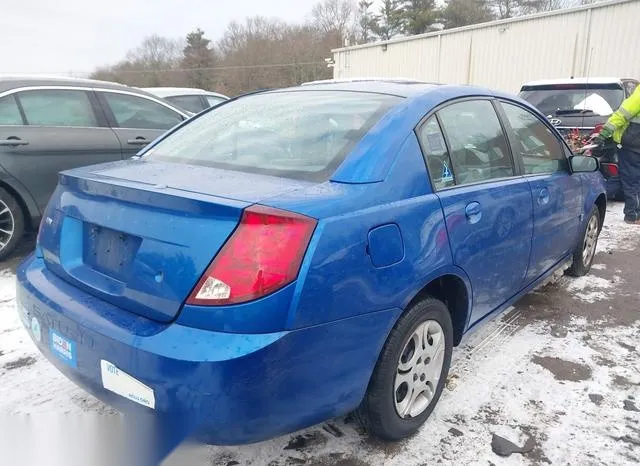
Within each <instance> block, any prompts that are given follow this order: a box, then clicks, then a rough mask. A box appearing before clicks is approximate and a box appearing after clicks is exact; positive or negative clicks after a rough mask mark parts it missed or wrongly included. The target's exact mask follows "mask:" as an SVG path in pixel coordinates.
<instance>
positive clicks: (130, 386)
mask: <svg viewBox="0 0 640 466" xmlns="http://www.w3.org/2000/svg"><path fill="white" fill-rule="evenodd" d="M100 372H101V373H102V386H103V387H104V388H106V389H107V390H109V391H112V392H113V393H117V394H118V395H120V396H123V397H125V398H127V399H129V400H131V401H134V402H136V403H138V404H141V405H142V406H146V407H147V408H151V409H155V407H156V398H155V395H154V394H153V389H151V388H149V387H147V386H146V385H145V384H143V383H142V382H140V381H139V380H137V379H135V378H133V377H131V376H130V375H129V374H127V373H126V372H123V371H121V370H120V369H118V368H117V367H116V366H114V365H113V364H111V363H110V362H109V361H105V360H104V359H103V360H101V361H100Z"/></svg>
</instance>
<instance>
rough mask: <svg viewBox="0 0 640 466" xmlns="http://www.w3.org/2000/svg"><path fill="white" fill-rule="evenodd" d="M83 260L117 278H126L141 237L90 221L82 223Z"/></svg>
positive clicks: (93, 267)
mask: <svg viewBox="0 0 640 466" xmlns="http://www.w3.org/2000/svg"><path fill="white" fill-rule="evenodd" d="M83 236H84V238H83V239H84V241H83V243H84V248H83V249H84V251H83V256H84V257H83V262H84V263H85V264H86V265H88V266H89V267H91V268H92V269H94V270H96V271H97V272H100V273H102V274H105V275H108V276H110V277H113V278H116V279H118V280H126V279H127V278H128V277H129V274H130V272H131V269H132V264H133V262H134V260H135V257H136V253H137V252H138V248H139V247H140V243H141V241H142V240H141V238H139V237H137V236H133V235H129V234H127V233H123V232H121V231H116V230H112V229H110V228H105V227H102V226H100V225H94V224H90V223H85V224H84V232H83Z"/></svg>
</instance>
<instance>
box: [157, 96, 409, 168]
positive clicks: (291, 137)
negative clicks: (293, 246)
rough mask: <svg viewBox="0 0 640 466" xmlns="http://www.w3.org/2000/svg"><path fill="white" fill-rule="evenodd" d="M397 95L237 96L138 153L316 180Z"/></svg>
mask: <svg viewBox="0 0 640 466" xmlns="http://www.w3.org/2000/svg"><path fill="white" fill-rule="evenodd" d="M400 99H401V98H400V97H396V96H390V95H381V94H371V93H363V92H346V91H344V92H340V91H288V92H272V93H263V94H255V95H250V96H246V97H241V98H239V99H237V100H232V101H229V102H227V103H225V104H222V105H220V106H219V107H217V108H214V109H213V110H212V111H209V112H207V113H205V114H204V115H201V116H200V117H198V118H195V119H194V120H193V121H192V122H190V123H188V124H187V125H185V126H184V127H183V128H181V129H179V130H178V131H176V132H175V133H174V134H172V135H170V136H169V137H167V139H165V140H163V141H161V142H160V143H159V144H157V145H156V146H155V147H153V148H152V149H151V150H150V151H149V152H147V153H146V154H145V157H150V158H151V159H153V160H163V161H167V162H174V163H185V164H196V165H205V166H209V167H215V168H225V169H230V170H236V171H243V172H251V173H261V174H266V175H274V176H283V177H288V178H294V179H301V180H312V181H320V180H323V179H326V178H327V177H328V176H330V175H331V174H332V173H333V171H334V170H335V169H336V168H337V166H338V164H340V163H341V162H342V161H343V160H344V158H345V157H346V155H347V154H348V153H349V151H350V150H352V149H353V147H354V146H355V145H356V144H357V143H358V141H360V139H361V138H362V137H363V136H364V134H365V133H366V132H367V131H369V129H371V127H372V126H373V125H374V124H375V123H376V122H377V121H378V120H379V119H380V118H381V117H382V115H383V114H384V113H386V112H387V111H388V110H389V109H390V108H391V107H392V106H393V105H395V104H397V103H398V102H399V101H400Z"/></svg>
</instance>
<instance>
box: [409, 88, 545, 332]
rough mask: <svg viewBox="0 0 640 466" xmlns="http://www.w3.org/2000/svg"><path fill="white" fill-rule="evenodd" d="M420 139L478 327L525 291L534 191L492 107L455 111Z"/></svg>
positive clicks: (447, 110) (468, 103)
mask: <svg viewBox="0 0 640 466" xmlns="http://www.w3.org/2000/svg"><path fill="white" fill-rule="evenodd" d="M417 132H418V138H419V140H420V142H421V145H422V148H423V152H424V154H425V157H426V162H427V166H428V169H429V173H430V177H431V181H432V184H433V187H434V190H435V192H436V194H437V196H438V197H439V198H440V202H441V205H442V209H443V212H444V216H445V221H446V225H447V230H448V233H449V242H450V245H451V251H452V253H453V261H454V263H455V265H457V266H458V267H460V268H461V269H462V270H464V271H465V272H466V274H467V276H468V277H469V279H470V280H471V285H472V291H473V314H472V316H471V322H472V323H473V322H475V321H477V320H479V319H481V318H482V317H484V316H485V315H486V314H488V313H489V312H491V311H492V310H494V309H495V308H497V307H498V306H500V305H501V304H503V303H504V302H505V301H507V300H508V299H509V298H511V297H512V296H514V295H515V294H517V293H518V292H519V291H520V289H521V288H522V286H523V281H524V278H525V276H526V273H527V266H528V263H529V253H530V250H531V236H532V231H533V213H532V205H531V204H532V203H531V189H530V187H529V184H528V182H527V180H526V179H524V178H523V177H521V176H519V175H518V171H517V169H516V166H515V164H514V161H513V158H512V155H511V150H510V148H509V143H508V141H507V138H506V136H505V134H504V132H503V129H502V126H501V124H500V120H499V119H498V115H497V113H496V110H495V108H494V105H493V103H492V102H491V101H490V100H465V101H459V102H456V103H453V104H450V105H448V106H447V107H444V108H443V109H441V110H439V111H438V112H437V113H436V115H435V116H433V117H431V118H430V119H428V120H427V121H425V122H424V123H423V124H422V126H420V127H419V128H418V131H417ZM443 136H444V138H443ZM445 141H446V144H445Z"/></svg>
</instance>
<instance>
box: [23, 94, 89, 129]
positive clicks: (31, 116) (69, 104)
mask: <svg viewBox="0 0 640 466" xmlns="http://www.w3.org/2000/svg"><path fill="white" fill-rule="evenodd" d="M16 95H17V98H18V99H19V101H20V104H21V105H22V109H23V110H24V115H25V118H26V120H27V124H28V125H30V126H76V127H89V128H90V127H97V126H98V122H97V120H96V115H95V113H94V111H93V106H92V105H91V100H90V99H89V95H88V94H87V93H86V92H85V91H76V90H67V89H41V90H40V89H38V90H33V91H22V92H19V93H18V94H16Z"/></svg>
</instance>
